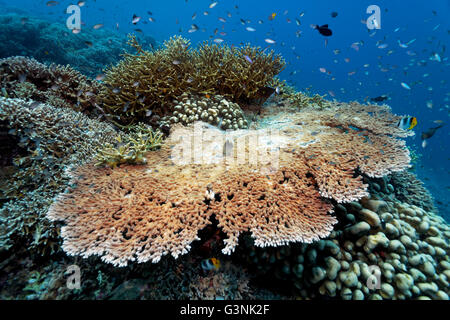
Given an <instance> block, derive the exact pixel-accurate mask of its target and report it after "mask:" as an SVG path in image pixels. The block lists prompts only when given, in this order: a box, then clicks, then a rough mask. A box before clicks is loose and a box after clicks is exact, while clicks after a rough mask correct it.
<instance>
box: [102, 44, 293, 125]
mask: <svg viewBox="0 0 450 320" xmlns="http://www.w3.org/2000/svg"><path fill="white" fill-rule="evenodd" d="M129 44H130V45H131V46H133V47H134V48H135V49H136V51H137V54H135V55H132V54H125V55H124V59H123V60H122V61H120V62H119V63H118V64H117V65H115V66H112V67H110V68H108V69H107V70H106V78H105V79H104V82H105V86H104V87H103V89H102V91H101V94H100V96H101V99H102V101H103V105H104V108H105V110H106V111H107V112H109V113H111V114H113V115H115V116H116V118H117V120H119V121H120V122H122V123H130V122H136V121H138V120H141V121H142V120H143V119H146V117H149V111H152V116H155V115H157V116H159V117H162V116H165V115H171V111H172V110H171V108H168V106H171V105H172V101H173V100H174V99H177V98H178V97H180V96H181V95H182V94H183V93H190V94H197V95H201V96H205V95H210V96H213V95H216V94H220V95H222V96H224V97H226V98H228V99H230V100H231V101H233V102H243V101H249V100H252V99H258V98H261V97H262V96H264V95H266V94H267V92H266V87H267V86H268V84H269V81H270V80H271V79H272V78H273V77H274V76H275V75H276V74H278V73H279V72H280V71H281V70H282V69H283V68H284V64H285V63H284V61H283V60H282V59H281V57H280V56H278V55H275V54H274V52H270V53H265V52H263V50H262V49H261V48H253V47H250V46H248V45H247V46H245V47H242V48H234V47H233V48H230V47H226V46H219V45H216V44H212V45H211V44H209V43H203V44H201V45H200V46H199V47H198V48H197V49H193V48H191V47H190V42H189V41H188V40H186V39H184V38H182V37H172V38H171V39H169V40H168V41H165V42H164V47H163V48H162V49H160V50H157V51H153V52H149V51H145V50H143V49H142V47H141V46H140V45H139V43H137V41H136V38H135V37H134V36H130V40H129ZM246 56H247V57H248V58H249V59H251V61H252V63H249V62H248V61H247V60H246V58H245V57H246ZM266 98H267V96H266Z"/></svg>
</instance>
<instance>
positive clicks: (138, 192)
mask: <svg viewBox="0 0 450 320" xmlns="http://www.w3.org/2000/svg"><path fill="white" fill-rule="evenodd" d="M268 110H269V109H267V110H264V112H263V114H264V116H265V119H266V120H265V121H263V122H261V123H260V127H258V128H255V129H254V130H249V129H240V130H235V131H227V132H224V131H221V130H219V129H218V128H216V127H213V126H211V125H209V124H207V123H203V122H195V123H194V124H192V125H190V126H187V127H185V126H182V125H180V124H178V125H177V126H175V127H174V128H173V129H172V132H171V134H170V136H169V137H168V139H167V140H166V142H165V143H164V145H163V146H162V147H161V149H160V150H157V151H153V152H149V153H148V154H147V155H146V164H145V165H136V166H130V165H122V166H120V167H117V168H114V169H111V168H96V167H95V166H94V165H93V164H88V165H86V166H82V167H80V168H78V169H77V170H75V171H74V172H72V176H73V180H72V184H71V187H70V188H69V189H68V190H67V192H66V193H63V194H60V195H59V196H58V198H57V199H56V201H55V202H54V203H53V204H52V206H51V207H50V209H49V211H48V214H47V217H48V218H49V219H51V220H54V221H62V222H63V223H64V226H63V227H62V229H61V236H62V238H63V239H64V244H63V248H64V250H65V251H66V252H67V253H68V254H70V255H81V256H83V257H88V256H90V255H99V256H101V258H102V260H103V261H106V262H109V263H112V264H114V265H117V266H126V265H127V264H128V262H130V261H137V262H145V261H148V260H151V261H153V262H158V261H159V260H160V259H161V257H162V256H163V255H166V254H171V255H172V256H174V257H175V258H176V257H178V256H179V255H180V254H184V253H187V252H188V250H189V249H190V246H191V243H192V242H193V241H194V240H197V239H199V238H198V231H199V230H201V229H203V228H204V227H205V226H206V225H208V224H210V223H211V219H212V216H213V215H214V217H215V219H217V221H218V226H219V227H220V228H221V229H222V231H223V232H224V233H225V235H226V237H227V239H225V240H224V243H225V247H224V248H223V249H222V252H223V253H225V254H230V253H231V252H233V251H234V250H235V247H236V245H237V244H238V239H239V236H240V235H241V234H242V233H245V232H250V234H251V236H252V237H253V238H254V239H255V244H256V245H257V246H260V247H265V246H280V245H284V244H288V243H291V242H304V243H311V242H313V241H317V240H319V239H320V238H324V237H327V236H328V235H329V234H330V232H331V231H332V230H333V225H335V224H336V223H337V219H336V218H335V216H334V215H333V211H334V206H333V204H332V203H333V200H335V201H337V202H351V201H354V200H359V199H361V198H362V197H364V196H367V195H368V191H367V187H368V186H367V184H365V183H364V182H363V177H362V175H361V174H366V175H367V176H370V177H382V176H384V175H387V174H389V173H392V172H398V171H401V170H404V169H405V168H408V166H409V161H410V158H409V151H408V149H407V148H406V147H405V144H404V141H403V140H400V139H399V138H401V137H405V136H408V135H410V134H411V133H410V132H406V131H403V130H401V129H399V128H397V127H396V125H395V124H396V122H397V121H398V119H400V117H399V116H395V115H393V114H391V113H390V110H389V108H388V107H387V106H381V107H380V106H370V105H360V104H357V103H350V104H333V105H332V106H330V107H329V108H327V109H324V110H316V109H304V110H303V111H302V112H292V110H291V112H285V111H286V110H281V109H273V108H271V109H270V111H268ZM270 112H271V113H270Z"/></svg>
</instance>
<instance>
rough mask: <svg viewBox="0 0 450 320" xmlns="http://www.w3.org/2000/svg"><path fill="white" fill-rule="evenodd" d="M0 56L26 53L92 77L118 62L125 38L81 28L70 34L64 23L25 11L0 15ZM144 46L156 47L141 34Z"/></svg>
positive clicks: (25, 54)
mask: <svg viewBox="0 0 450 320" xmlns="http://www.w3.org/2000/svg"><path fill="white" fill-rule="evenodd" d="M0 26H1V27H0V41H1V43H2V46H1V48H0V58H6V57H9V56H15V55H17V56H29V57H33V58H35V59H36V60H38V61H40V62H44V63H49V64H50V63H57V64H61V65H67V64H70V65H71V66H72V67H73V68H74V69H76V70H78V71H80V72H81V73H83V74H85V75H87V76H90V77H95V76H96V75H97V74H99V73H101V71H102V69H103V68H104V67H105V66H107V65H111V64H114V63H116V62H117V61H118V59H119V55H120V54H121V53H122V52H123V47H124V45H125V43H126V37H125V36H123V35H121V34H119V33H114V32H112V31H109V30H107V29H100V30H94V29H92V28H87V27H86V28H83V30H82V32H80V33H78V34H73V33H72V32H70V30H69V29H67V27H66V25H65V24H64V23H59V22H49V21H48V20H44V19H40V18H37V17H30V16H29V15H27V14H25V13H18V14H15V13H7V14H2V15H0ZM141 41H142V43H143V45H145V46H146V47H150V46H152V47H153V46H156V43H155V40H153V39H152V38H150V37H148V36H145V37H142V40H141Z"/></svg>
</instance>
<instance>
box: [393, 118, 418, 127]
mask: <svg viewBox="0 0 450 320" xmlns="http://www.w3.org/2000/svg"><path fill="white" fill-rule="evenodd" d="M416 125H417V118H416V117H409V116H408V117H403V118H401V119H400V120H398V122H397V127H399V128H400V129H403V130H411V129H412V128H414V127H415V126H416Z"/></svg>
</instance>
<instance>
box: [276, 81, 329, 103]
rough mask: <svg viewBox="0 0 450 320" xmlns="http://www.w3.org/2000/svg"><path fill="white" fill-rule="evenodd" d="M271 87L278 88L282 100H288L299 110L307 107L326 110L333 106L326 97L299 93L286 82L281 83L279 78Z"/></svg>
mask: <svg viewBox="0 0 450 320" xmlns="http://www.w3.org/2000/svg"><path fill="white" fill-rule="evenodd" d="M271 86H273V87H274V88H278V91H279V93H280V96H281V98H282V99H285V100H287V101H288V102H289V103H290V104H291V105H292V106H294V107H296V108H298V109H303V108H307V107H313V108H317V109H325V108H327V107H329V106H331V102H330V101H328V100H326V99H325V96H326V95H323V96H321V95H320V94H317V93H316V94H314V95H312V96H311V95H308V94H306V93H304V92H298V91H296V90H295V88H294V87H292V86H290V85H288V84H287V83H286V81H285V80H283V81H281V80H279V79H278V78H274V79H273V81H272V82H271Z"/></svg>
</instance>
